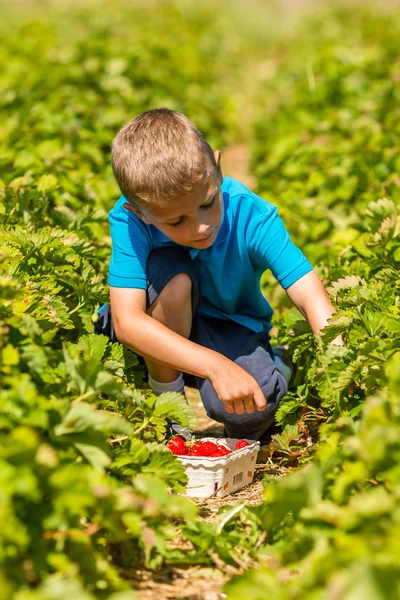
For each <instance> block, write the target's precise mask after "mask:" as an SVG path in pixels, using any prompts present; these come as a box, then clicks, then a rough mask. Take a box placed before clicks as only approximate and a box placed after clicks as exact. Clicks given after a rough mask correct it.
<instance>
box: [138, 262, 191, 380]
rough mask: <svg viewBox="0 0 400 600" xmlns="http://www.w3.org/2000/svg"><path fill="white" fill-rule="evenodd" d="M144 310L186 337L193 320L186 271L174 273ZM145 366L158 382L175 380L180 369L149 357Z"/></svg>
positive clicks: (188, 277)
mask: <svg viewBox="0 0 400 600" xmlns="http://www.w3.org/2000/svg"><path fill="white" fill-rule="evenodd" d="M146 312H147V314H148V315H150V316H151V317H153V319H156V321H159V322H160V323H162V324H163V325H165V326H166V327H168V329H171V330H172V331H175V332H176V333H179V335H182V336H183V337H185V338H188V337H189V335H190V331H191V329H192V321H193V315H192V280H191V278H190V276H189V275H188V274H187V273H178V274H177V275H174V276H173V277H172V279H171V280H170V281H169V282H168V283H167V284H166V285H165V287H164V288H163V290H162V291H161V292H160V294H159V295H158V296H157V298H156V299H155V300H154V302H153V303H152V304H151V305H150V306H149V308H148V309H147V311H146ZM146 366H147V370H148V372H149V375H150V377H151V379H152V380H155V381H158V382H160V383H169V382H172V381H175V380H176V379H177V378H178V377H179V375H180V371H176V370H175V369H171V368H170V367H164V366H163V365H160V364H158V363H156V362H153V361H151V360H149V359H146Z"/></svg>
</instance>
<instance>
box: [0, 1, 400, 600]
mask: <svg viewBox="0 0 400 600" xmlns="http://www.w3.org/2000/svg"><path fill="white" fill-rule="evenodd" d="M22 5H24V6H23V7H22ZM227 7H228V3H222V4H220V5H218V9H217V8H216V7H215V6H214V4H213V3H211V2H204V3H201V4H200V5H196V6H194V5H193V6H190V3H189V4H188V3H185V2H172V1H167V2H158V3H157V7H156V9H155V8H154V6H153V3H150V5H149V6H147V5H144V4H143V5H142V4H137V3H133V4H132V3H129V2H125V1H123V0H119V2H117V3H115V2H113V3H107V2H100V3H98V2H97V3H96V7H95V8H96V10H94V6H93V3H91V2H90V1H89V0H86V1H84V2H82V3H80V6H73V7H72V6H71V5H70V4H68V5H67V4H65V5H63V3H56V4H54V3H53V4H52V6H51V7H50V5H47V4H43V5H42V4H40V3H39V4H37V5H35V6H33V5H30V3H29V2H26V3H17V4H16V5H15V7H14V8H13V10H8V11H7V18H6V19H4V20H3V21H2V22H1V23H0V30H1V33H2V53H1V55H0V72H1V75H0V91H1V94H0V105H1V111H2V120H1V123H0V145H1V151H0V172H1V177H2V180H1V181H0V380H1V388H0V490H1V491H0V521H1V524H2V526H1V528H0V565H1V571H0V598H1V600H11V598H12V599H13V600H14V599H16V600H41V599H47V598H48V599H49V600H50V599H51V600H53V599H59V600H64V599H67V598H68V599H69V598H70V597H71V596H75V597H76V598H77V600H89V599H94V598H100V599H103V598H104V599H107V600H127V599H128V598H133V597H134V595H133V593H132V592H131V590H130V589H129V587H128V584H127V583H125V582H124V581H123V580H122V579H121V578H120V576H119V573H118V567H117V565H121V564H122V565H130V564H131V563H132V561H140V562H141V563H144V564H145V565H146V566H148V567H150V568H154V569H156V568H158V567H159V566H160V565H161V564H162V563H163V562H167V563H170V564H193V563H194V564H200V563H204V564H212V563H217V564H218V565H220V564H223V563H226V564H227V565H229V566H230V568H232V567H235V568H236V569H240V570H242V571H246V570H248V569H250V570H248V571H247V573H246V574H244V575H242V576H241V577H237V578H235V579H234V580H232V581H231V582H230V583H229V584H228V585H227V587H226V592H227V594H228V597H229V598H230V599H235V598H239V597H240V598H242V597H251V598H255V599H256V598H262V599H264V598H266V597H269V596H271V597H274V598H281V599H282V600H283V599H285V600H286V599H293V600H294V599H298V598H303V597H310V598H315V599H317V598H318V599H319V598H325V597H327V596H328V595H329V597H332V598H343V599H348V600H351V599H354V598H373V599H374V600H375V599H376V598H379V599H380V598H382V599H383V598H385V599H386V598H397V597H398V596H399V595H400V578H399V572H400V564H399V559H398V557H399V556H400V548H399V542H398V540H399V533H400V521H399V515H400V513H399V498H400V479H399V478H400V470H399V466H398V465H399V462H400V461H399V459H400V446H399V439H400V413H399V403H400V387H399V386H400V381H399V373H400V357H399V356H400V344H399V331H400V312H399V306H400V298H399V289H400V276H399V263H400V242H399V240H400V220H399V219H400V216H399V214H398V205H399V201H400V196H399V189H400V187H399V177H400V176H399V169H400V163H399V158H398V156H399V152H398V150H399V147H398V146H399V143H398V139H399V124H400V121H399V110H398V106H399V100H400V98H399V86H398V81H399V72H400V63H399V53H398V39H399V23H400V19H399V13H398V11H396V10H395V9H393V11H392V12H390V11H389V12H388V13H387V14H386V13H385V12H384V11H382V13H381V14H378V13H377V11H376V10H373V9H372V8H368V7H361V6H360V5H357V7H356V9H354V8H351V7H348V6H347V7H346V6H344V5H340V6H336V7H333V8H332V7H327V8H322V9H318V10H315V12H314V14H313V15H312V16H310V17H309V18H308V19H307V20H305V21H304V22H301V23H300V25H299V27H296V28H294V29H293V30H292V31H290V26H289V25H286V23H288V21H289V20H290V19H289V17H288V14H287V13H285V16H284V18H282V19H281V22H280V23H281V28H282V30H283V31H284V32H285V44H282V43H281V41H280V40H279V32H278V31H274V30H273V29H274V28H273V25H271V23H272V24H273V23H276V22H277V21H274V18H272V15H273V10H272V8H271V12H270V13H268V17H269V16H270V15H271V23H270V24H269V26H268V27H269V29H268V35H267V33H266V32H267V29H266V28H265V27H264V26H263V27H260V28H259V30H258V34H257V35H254V36H252V34H251V32H250V29H249V28H248V20H247V15H243V16H242V18H240V19H239V20H237V21H236V23H235V21H234V18H233V15H234V13H233V12H232V13H228V11H227ZM21 11H25V12H24V14H22V12H21ZM3 12H5V11H3ZM226 15H230V17H229V18H232V20H229V18H227V17H226ZM259 17H260V19H259V20H260V23H262V22H263V20H262V18H263V16H262V15H261V14H260V15H259ZM235 18H236V19H237V15H236V17H235ZM268 20H269V18H268ZM249 33H250V35H249ZM246 36H247V37H246ZM250 37H251V38H252V39H250ZM267 38H268V39H267ZM221 40H222V41H223V43H221ZM259 79H263V83H262V86H261V88H260V87H257V89H258V92H259V93H258V94H254V90H255V86H258V81H259ZM238 81H240V82H241V85H240V86H238V85H237V82H238ZM255 82H256V83H255ZM251 95H254V97H257V103H258V107H257V111H258V115H259V117H258V119H257V123H256V127H255V141H254V146H253V161H252V163H253V170H254V173H255V175H256V177H257V179H258V184H257V187H258V192H259V193H260V194H261V195H262V196H263V197H265V198H266V199H270V200H272V202H274V203H275V204H277V205H278V206H279V209H280V213H281V214H282V216H283V218H284V220H285V223H286V224H287V225H288V227H289V229H290V231H291V233H292V235H293V238H294V240H295V241H296V242H297V243H298V245H300V246H301V247H302V249H303V250H304V251H305V253H306V254H307V255H308V256H309V258H310V259H311V260H313V261H314V262H317V261H319V262H318V264H317V267H316V268H317V270H318V272H319V274H320V275H321V277H322V278H323V280H324V281H325V282H326V284H327V285H328V289H329V293H330V295H331V298H332V300H333V302H334V304H335V305H336V307H337V311H338V312H337V314H336V315H335V316H334V317H333V319H332V321H331V324H330V326H329V328H327V329H326V330H325V331H324V334H323V336H322V339H317V338H315V336H314V335H313V334H312V333H311V332H310V329H309V327H308V326H307V325H306V323H305V322H304V321H302V320H299V315H298V314H297V312H296V311H294V310H293V309H291V310H289V311H288V310H287V309H286V307H287V306H288V305H287V301H286V300H285V299H284V294H283V293H282V291H280V290H279V289H278V288H277V287H276V285H275V284H273V283H272V282H271V278H270V275H269V274H266V275H265V279H264V284H265V285H264V287H265V292H266V294H268V297H269V298H270V299H271V302H272V304H273V305H274V307H278V308H279V309H280V312H279V314H277V318H276V325H277V328H278V340H279V342H280V343H285V344H287V345H288V346H289V349H290V351H291V353H292V356H293V360H294V362H295V364H296V374H295V378H294V381H293V382H292V385H291V389H290V391H289V394H288V396H287V397H286V398H285V399H284V400H283V401H282V403H281V405H280V407H279V410H278V413H277V419H278V422H279V423H280V424H282V426H283V432H282V434H280V435H275V436H273V439H272V442H271V444H270V446H269V448H268V450H267V452H268V453H269V456H270V458H271V457H272V459H273V460H279V461H281V464H282V465H285V466H286V467H296V466H297V467H299V468H298V469H297V470H295V471H294V472H292V473H289V474H288V475H287V476H286V477H284V478H277V477H274V478H269V479H267V481H266V486H265V499H264V503H263V504H262V505H261V506H258V507H249V506H246V503H245V502H241V503H239V504H237V505H236V506H233V507H231V506H229V507H228V506H227V507H223V508H221V510H220V512H219V514H218V515H217V517H216V520H215V522H214V523H207V522H205V521H202V520H199V519H198V512H197V509H196V506H195V505H194V503H193V502H191V501H190V500H188V499H187V498H185V497H184V496H183V494H182V493H183V491H184V485H185V482H186V476H185V473H184V470H183V468H182V465H181V464H180V462H179V461H177V459H176V458H175V457H174V456H173V455H172V454H171V453H170V452H169V451H168V450H166V448H165V446H164V444H163V443H162V442H163V440H164V434H165V419H166V418H171V419H173V420H175V421H178V422H180V423H181V424H182V425H184V426H187V427H189V428H193V427H194V425H195V421H194V415H193V412H192V411H191V410H190V408H189V407H188V406H187V404H186V402H185V401H184V399H183V398H182V397H181V396H179V395H177V394H163V395H162V396H159V397H155V396H154V395H152V394H151V393H150V391H149V390H146V389H143V385H144V382H143V368H142V364H141V362H140V361H139V359H138V357H137V356H136V355H135V354H134V353H133V352H131V351H130V350H128V349H127V348H124V347H122V346H121V345H120V344H118V343H116V344H112V343H111V342H110V341H109V340H108V339H107V338H105V337H104V336H98V335H94V334H93V322H94V320H95V318H96V311H97V309H98V307H99V305H100V304H102V303H103V302H107V300H108V290H107V285H106V274H107V265H108V260H109V256H110V248H111V242H110V237H109V232H108V227H107V210H109V209H110V208H111V206H112V205H113V203H114V202H115V199H116V198H117V196H118V189H117V186H116V184H115V181H114V179H113V176H112V172H111V167H110V155H109V151H110V143H111V141H112V139H113V137H114V135H115V133H116V132H117V130H118V128H119V127H120V126H121V125H122V124H123V123H124V122H126V121H127V120H129V119H130V118H132V117H133V116H134V115H135V114H138V113H139V112H141V111H143V110H146V109H148V108H151V107H155V106H169V107H171V108H176V109H178V110H182V111H183V112H185V113H186V114H187V115H188V117H189V118H191V119H192V120H193V121H194V122H195V123H196V124H197V125H198V127H199V129H200V130H201V131H202V132H203V133H204V134H205V136H206V137H207V139H208V141H209V142H210V143H211V144H212V145H213V146H214V147H215V148H216V147H217V146H221V145H222V147H223V146H224V145H227V144H229V143H231V142H234V141H238V140H240V137H241V136H242V138H243V135H244V132H245V131H247V129H248V122H246V118H244V117H245V116H246V115H248V114H254V111H255V108H254V107H248V106H247V100H248V98H249V97H250V96H251ZM244 97H245V100H246V102H244ZM244 109H246V110H244ZM248 109H249V110H248ZM339 334H341V335H342V337H343V340H344V346H343V347H337V346H331V345H330V342H331V341H333V340H334V339H335V338H336V337H337V336H338V335H339ZM140 388H141V389H140ZM311 458H312V459H313V460H312V461H310V459H311ZM179 537H181V538H182V539H184V540H185V542H186V544H185V548H184V550H182V549H181V548H180V547H174V540H176V539H177V538H179ZM221 561H222V563H221ZM255 565H258V568H257V569H254V566H255Z"/></svg>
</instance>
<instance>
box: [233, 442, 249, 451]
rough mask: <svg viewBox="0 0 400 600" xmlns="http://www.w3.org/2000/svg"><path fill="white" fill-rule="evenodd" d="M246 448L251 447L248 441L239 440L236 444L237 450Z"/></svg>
mask: <svg viewBox="0 0 400 600" xmlns="http://www.w3.org/2000/svg"><path fill="white" fill-rule="evenodd" d="M246 446H250V444H249V442H246V440H239V441H238V443H237V444H236V447H235V450H240V449H241V448H246Z"/></svg>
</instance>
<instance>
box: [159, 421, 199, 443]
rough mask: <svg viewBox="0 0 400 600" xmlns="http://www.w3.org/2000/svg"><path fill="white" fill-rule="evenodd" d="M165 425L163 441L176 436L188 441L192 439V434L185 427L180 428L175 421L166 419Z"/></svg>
mask: <svg viewBox="0 0 400 600" xmlns="http://www.w3.org/2000/svg"><path fill="white" fill-rule="evenodd" d="M166 421H167V424H166V427H165V439H166V440H170V439H171V438H173V437H174V436H176V435H179V436H180V437H182V438H183V439H184V440H186V441H188V440H191V439H192V438H193V435H192V433H191V432H190V431H189V429H188V428H187V427H182V425H179V423H177V422H176V421H172V420H171V419H166Z"/></svg>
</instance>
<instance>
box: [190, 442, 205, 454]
mask: <svg viewBox="0 0 400 600" xmlns="http://www.w3.org/2000/svg"><path fill="white" fill-rule="evenodd" d="M201 446H202V444H201V442H194V444H192V446H191V447H190V450H189V452H188V456H203V453H202V449H201Z"/></svg>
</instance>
